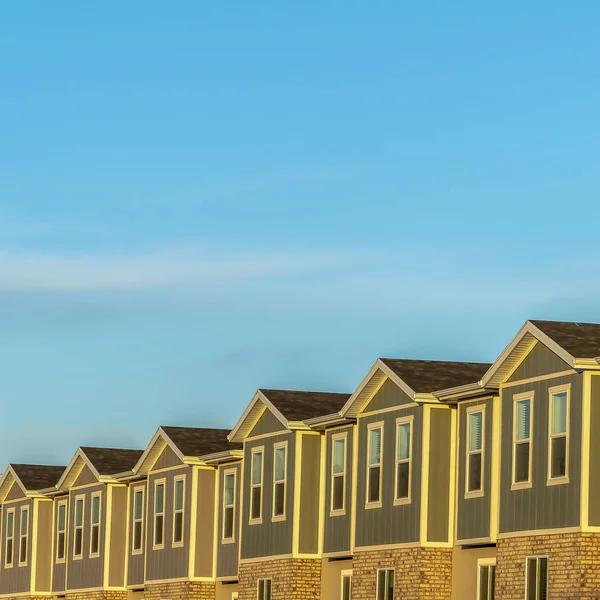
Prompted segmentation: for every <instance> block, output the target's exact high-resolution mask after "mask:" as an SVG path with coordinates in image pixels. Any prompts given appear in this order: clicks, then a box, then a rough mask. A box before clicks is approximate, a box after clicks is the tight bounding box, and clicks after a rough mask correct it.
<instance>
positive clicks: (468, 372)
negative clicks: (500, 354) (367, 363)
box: [380, 358, 491, 394]
mask: <svg viewBox="0 0 600 600" xmlns="http://www.w3.org/2000/svg"><path fill="white" fill-rule="evenodd" d="M380 360H381V362H383V363H384V364H385V365H387V366H388V367H389V368H390V369H391V370H392V371H394V373H395V374H396V375H398V377H400V379H402V381H404V382H405V383H406V385H408V387H410V388H411V389H412V390H413V392H415V393H417V394H431V393H432V392H436V391H438V390H445V389H448V388H453V387H457V386H459V385H466V384H468V383H476V382H477V381H479V380H480V379H481V377H482V376H483V374H484V373H485V372H486V371H487V370H488V369H489V368H490V366H491V365H490V364H488V363H472V362H450V361H443V360H407V359H397V358H381V359H380Z"/></svg>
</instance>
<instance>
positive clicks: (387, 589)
mask: <svg viewBox="0 0 600 600" xmlns="http://www.w3.org/2000/svg"><path fill="white" fill-rule="evenodd" d="M377 600H394V569H377Z"/></svg>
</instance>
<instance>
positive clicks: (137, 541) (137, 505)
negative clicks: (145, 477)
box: [131, 487, 144, 554]
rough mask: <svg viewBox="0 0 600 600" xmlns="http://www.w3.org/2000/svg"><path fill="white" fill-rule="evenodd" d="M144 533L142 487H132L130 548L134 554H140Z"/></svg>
mask: <svg viewBox="0 0 600 600" xmlns="http://www.w3.org/2000/svg"><path fill="white" fill-rule="evenodd" d="M143 534H144V488H143V487H136V488H134V489H133V539H132V541H131V550H132V552H133V553H134V554H136V553H137V554H141V552H142V540H143Z"/></svg>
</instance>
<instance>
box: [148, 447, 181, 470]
mask: <svg viewBox="0 0 600 600" xmlns="http://www.w3.org/2000/svg"><path fill="white" fill-rule="evenodd" d="M182 464H183V463H182V462H181V460H180V459H179V457H178V456H177V454H175V452H173V450H172V449H171V447H170V446H165V448H164V450H163V451H162V452H161V453H160V456H159V457H158V459H157V460H156V462H155V463H154V465H153V466H152V471H158V470H159V469H168V468H170V467H178V466H179V465H182Z"/></svg>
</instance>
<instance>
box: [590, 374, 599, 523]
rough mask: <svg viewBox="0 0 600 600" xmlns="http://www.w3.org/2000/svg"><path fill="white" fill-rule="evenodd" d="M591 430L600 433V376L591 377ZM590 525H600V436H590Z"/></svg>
mask: <svg viewBox="0 0 600 600" xmlns="http://www.w3.org/2000/svg"><path fill="white" fill-rule="evenodd" d="M590 391H591V406H590V425H589V427H590V430H591V431H592V432H598V431H600V375H592V376H591V390H590ZM589 478H590V491H589V517H588V518H589V524H590V525H593V526H596V527H597V526H599V525H600V435H598V434H597V433H596V434H593V433H592V434H591V435H590V462H589Z"/></svg>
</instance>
